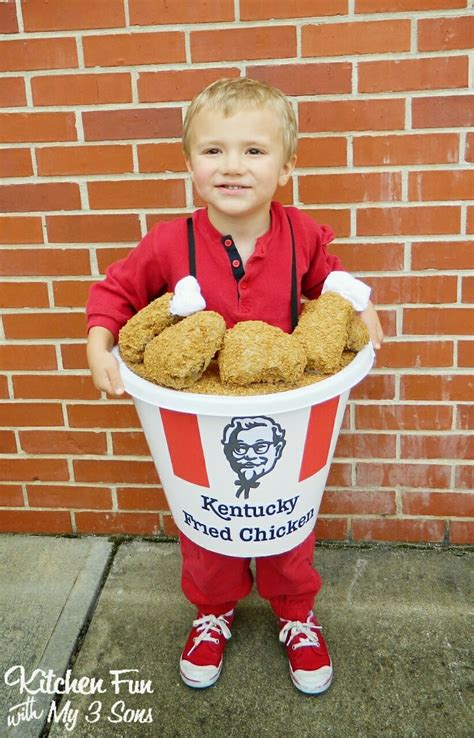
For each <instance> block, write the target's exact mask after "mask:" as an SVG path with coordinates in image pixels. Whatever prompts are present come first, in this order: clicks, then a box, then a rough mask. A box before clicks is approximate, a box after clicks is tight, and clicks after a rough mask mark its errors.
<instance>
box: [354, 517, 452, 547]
mask: <svg viewBox="0 0 474 738" xmlns="http://www.w3.org/2000/svg"><path fill="white" fill-rule="evenodd" d="M444 532H445V524H444V521H443V520H412V519H406V518H405V519H401V520H400V519H398V520H394V519H385V520H374V519H366V520H364V519H363V518H357V519H355V520H353V521H352V537H353V539H354V540H356V541H414V542H433V543H439V542H441V541H443V539H444Z"/></svg>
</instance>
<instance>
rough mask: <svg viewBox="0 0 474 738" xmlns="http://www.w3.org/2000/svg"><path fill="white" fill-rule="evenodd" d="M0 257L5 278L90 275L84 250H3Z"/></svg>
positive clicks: (0, 270)
mask: <svg viewBox="0 0 474 738" xmlns="http://www.w3.org/2000/svg"><path fill="white" fill-rule="evenodd" d="M58 186H59V185H58ZM0 257H1V260H0V274H2V275H5V276H12V277H16V276H20V275H21V276H28V275H31V276H35V277H36V276H43V275H56V274H57V275H66V274H78V275H82V274H90V259H89V252H88V251H87V250H86V249H71V250H70V251H67V250H66V249H49V248H45V249H41V250H38V249H17V250H14V249H3V250H2V251H0Z"/></svg>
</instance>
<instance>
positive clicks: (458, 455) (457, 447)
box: [401, 433, 474, 459]
mask: <svg viewBox="0 0 474 738" xmlns="http://www.w3.org/2000/svg"><path fill="white" fill-rule="evenodd" d="M473 456H474V436H468V435H462V434H459V433H458V434H447V433H445V434H443V435H442V436H436V435H423V436H418V435H416V436H415V435H409V436H402V438H401V458H402V459H472V458H473Z"/></svg>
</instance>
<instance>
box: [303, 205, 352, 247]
mask: <svg viewBox="0 0 474 738" xmlns="http://www.w3.org/2000/svg"><path fill="white" fill-rule="evenodd" d="M301 210H302V212H303V213H305V214H306V215H309V217H310V218H313V220H315V221H316V222H317V223H330V224H331V227H332V228H333V230H334V232H335V233H337V234H338V237H340V238H347V237H348V236H349V235H350V232H351V211H350V209H349V208H341V209H336V208H335V209H334V210H329V209H328V210H324V209H323V208H309V207H305V208H301ZM336 248H337V245H335V244H331V247H330V249H331V253H336Z"/></svg>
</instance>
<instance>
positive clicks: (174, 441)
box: [160, 408, 209, 487]
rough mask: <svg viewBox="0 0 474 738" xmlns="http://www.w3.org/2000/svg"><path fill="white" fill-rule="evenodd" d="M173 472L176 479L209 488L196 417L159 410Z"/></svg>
mask: <svg viewBox="0 0 474 738" xmlns="http://www.w3.org/2000/svg"><path fill="white" fill-rule="evenodd" d="M160 414H161V419H162V421H163V428H164V431H165V436H166V442H167V444H168V451H169V454H170V459H171V464H172V466H173V471H174V473H175V475H176V476H177V477H179V478H180V479H184V480H186V482H191V483H192V484H199V485H200V486H201V487H209V479H208V476H207V469H206V462H205V460H204V451H203V448H202V443H201V434H200V432H199V424H198V419H197V416H196V415H192V414H190V413H178V412H175V411H174V410H164V409H163V408H160Z"/></svg>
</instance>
